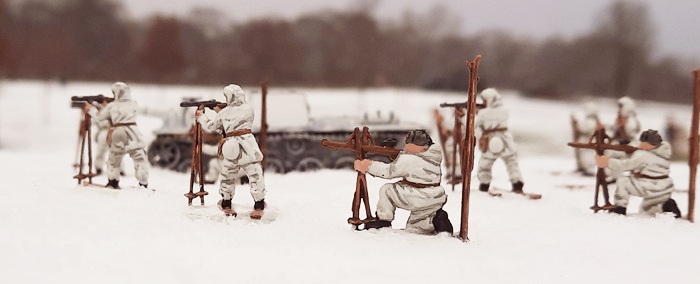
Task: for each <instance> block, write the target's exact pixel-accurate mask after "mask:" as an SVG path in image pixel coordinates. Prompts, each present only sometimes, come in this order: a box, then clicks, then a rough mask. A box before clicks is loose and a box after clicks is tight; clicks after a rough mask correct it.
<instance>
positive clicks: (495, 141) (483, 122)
mask: <svg viewBox="0 0 700 284" xmlns="http://www.w3.org/2000/svg"><path fill="white" fill-rule="evenodd" d="M480 96H481V99H482V100H483V101H484V103H485V104H486V108H484V109H482V110H480V111H479V112H478V113H477V114H476V118H475V119H474V135H475V136H476V139H477V140H478V144H479V150H481V158H480V159H479V170H478V172H477V178H478V179H479V183H480V185H479V190H480V191H488V190H489V186H490V184H491V178H492V177H491V167H493V163H494V162H495V161H496V159H497V158H501V159H502V160H503V161H504V162H505V164H506V169H507V170H508V176H510V182H511V183H512V185H513V192H515V193H523V178H522V175H521V174H520V167H519V166H518V155H517V151H516V149H515V141H514V140H513V135H511V134H510V132H509V131H508V110H506V109H505V108H503V103H502V102H501V95H500V94H499V93H498V91H496V89H494V88H488V89H485V90H483V91H481V94H480Z"/></svg>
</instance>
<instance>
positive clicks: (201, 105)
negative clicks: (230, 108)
mask: <svg viewBox="0 0 700 284" xmlns="http://www.w3.org/2000/svg"><path fill="white" fill-rule="evenodd" d="M226 105H227V104H226V103H222V102H219V101H217V100H208V101H194V102H191V101H186V102H181V103H180V107H197V108H200V109H201V108H205V107H206V108H209V109H212V110H213V109H214V107H217V106H218V107H219V108H225V107H226Z"/></svg>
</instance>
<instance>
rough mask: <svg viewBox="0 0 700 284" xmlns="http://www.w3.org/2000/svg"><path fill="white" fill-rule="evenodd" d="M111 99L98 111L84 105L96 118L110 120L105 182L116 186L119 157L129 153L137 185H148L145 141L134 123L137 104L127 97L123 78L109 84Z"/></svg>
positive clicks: (120, 160) (128, 91)
mask: <svg viewBox="0 0 700 284" xmlns="http://www.w3.org/2000/svg"><path fill="white" fill-rule="evenodd" d="M112 94H114V101H113V102H111V103H109V104H107V105H106V106H105V107H104V108H103V109H102V111H100V112H99V113H98V112H97V110H96V109H95V108H92V106H91V105H90V104H85V108H86V110H87V111H88V113H89V114H90V116H92V117H94V118H95V119H96V120H98V121H106V120H107V121H111V125H110V127H109V129H108V130H107V137H106V141H107V145H109V159H108V161H107V179H108V182H107V186H108V187H111V188H114V189H117V188H119V176H120V172H121V166H122V160H123V158H124V155H125V154H129V156H130V157H131V159H132V160H133V161H134V170H135V172H136V179H138V181H139V185H140V186H142V187H144V188H148V167H149V164H148V156H147V155H146V150H145V143H144V141H143V137H142V136H141V132H140V131H139V128H138V127H137V126H136V113H137V111H138V105H137V104H136V101H135V100H133V99H131V91H130V90H129V86H128V85H126V83H123V82H116V83H114V84H112Z"/></svg>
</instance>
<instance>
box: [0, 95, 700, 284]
mask: <svg viewBox="0 0 700 284" xmlns="http://www.w3.org/2000/svg"><path fill="white" fill-rule="evenodd" d="M109 86H110V84H109V83H81V84H67V85H60V84H57V83H49V84H45V83H40V82H26V81H18V82H2V83H0V161H2V162H1V163H0V173H2V178H1V179H0V200H1V201H2V204H1V205H0V283H47V282H53V283H590V282H593V281H604V282H608V283H698V282H699V281H700V269H698V265H697V264H698V258H699V257H700V229H698V225H696V224H691V223H689V222H687V221H685V220H675V219H673V218H671V217H669V216H659V217H657V218H646V217H642V216H634V215H633V214H632V215H633V216H631V217H622V216H613V215H608V214H601V213H599V214H593V213H592V212H591V211H590V210H589V209H588V207H589V206H590V205H591V204H592V201H593V186H594V180H593V178H585V177H578V176H575V175H573V174H571V172H572V171H573V169H574V161H573V151H572V150H571V149H569V148H568V147H566V146H565V142H567V141H568V140H569V137H570V129H569V114H570V113H572V112H578V111H580V104H579V103H563V102H550V101H543V100H533V99H526V98H522V97H519V96H516V95H508V96H506V97H505V104H506V105H507V107H508V108H509V109H511V111H512V113H511V126H510V129H511V130H513V131H514V133H515V137H516V141H518V142H519V143H520V144H519V148H520V158H521V159H520V161H521V168H522V169H523V175H524V177H525V189H526V190H528V191H532V192H538V193H542V194H543V195H544V198H543V199H542V200H537V201H533V200H525V199H524V198H520V197H518V196H514V195H505V196H504V197H502V198H493V197H489V196H487V195H486V194H483V193H480V192H478V191H472V196H471V206H470V208H471V211H470V212H471V213H470V223H469V228H470V234H469V237H470V240H471V241H470V242H468V243H463V242H461V241H460V240H458V239H457V238H451V237H448V236H445V235H439V236H420V235H412V234H407V233H404V232H402V231H401V230H400V229H401V228H403V227H404V223H405V220H406V218H407V214H406V212H400V214H399V215H398V218H397V220H395V221H394V223H393V224H394V230H381V231H376V230H372V231H362V232H357V231H353V230H351V228H350V226H349V225H347V224H346V219H347V218H348V217H349V216H350V205H351V200H352V194H353V190H354V181H355V173H354V172H353V171H350V170H322V171H318V172H311V173H293V174H287V175H277V174H268V175H267V176H266V180H265V182H266V184H267V188H268V196H267V201H268V205H269V206H270V209H271V210H270V212H271V213H275V214H277V216H276V218H275V220H272V221H269V220H268V221H264V222H252V221H249V220H247V218H238V219H235V220H225V219H223V218H220V217H219V216H220V215H219V212H218V211H217V209H215V208H213V207H212V205H213V204H215V203H216V201H217V199H218V198H217V191H218V189H217V187H216V186H208V187H207V191H209V192H210V195H209V196H207V197H206V203H207V205H206V206H205V207H199V206H195V207H188V206H187V200H186V198H184V197H183V194H184V193H185V192H186V191H187V190H188V180H189V175H186V174H179V173H174V172H169V171H164V170H160V169H152V171H151V178H150V182H149V183H150V185H151V186H152V187H154V188H156V189H157V190H156V191H155V192H151V191H149V190H138V189H130V188H126V189H124V190H121V191H113V190H107V189H99V188H85V187H79V186H76V181H75V180H73V179H71V177H72V176H73V174H75V173H74V170H73V168H72V167H71V164H72V163H73V162H74V161H75V153H76V142H77V127H78V125H77V124H78V119H79V112H78V110H76V109H71V108H70V107H69V105H70V103H69V98H70V96H74V95H94V94H97V93H105V94H106V93H109ZM248 90H251V91H252V90H253V89H248ZM270 92H271V98H270V103H273V101H274V98H275V96H276V95H278V94H280V93H285V94H286V93H291V92H292V91H289V90H277V89H275V88H271V90H270ZM294 92H295V93H300V94H305V95H306V96H307V97H308V99H309V108H310V116H311V117H312V118H314V117H323V116H326V115H351V114H354V113H357V112H361V111H368V112H369V113H375V112H376V110H381V111H383V112H384V113H388V112H389V111H393V112H395V113H396V114H397V115H398V116H399V117H400V118H401V119H402V120H405V121H410V122H415V123H421V124H423V125H426V126H427V127H430V128H434V127H433V125H434V122H433V121H432V117H431V111H432V108H433V107H435V106H437V104H438V103H440V102H444V101H447V102H455V101H459V100H463V97H464V95H463V94H459V93H437V92H426V91H422V90H405V89H367V90H351V89H329V90H323V89H311V90H305V89H297V90H295V91H294ZM132 93H133V96H134V98H136V99H137V100H138V101H139V102H140V104H142V105H148V106H153V107H155V108H162V109H167V108H171V107H173V106H177V102H178V101H179V100H180V98H181V97H183V96H193V95H195V96H202V97H207V98H209V97H211V98H219V99H222V96H221V95H220V94H221V88H220V87H174V86H173V87H162V86H152V85H133V86H132ZM255 96H256V95H255V94H253V95H252V98H251V101H253V102H255V101H256V97H255ZM597 102H599V103H601V114H602V115H603V120H604V121H606V122H610V121H612V120H613V118H614V116H615V107H616V106H615V104H614V102H612V101H606V100H598V101H597ZM639 112H640V114H642V117H641V123H642V125H643V127H644V128H657V129H661V128H662V126H663V121H664V118H665V116H666V115H667V114H669V113H673V114H674V115H675V116H676V118H677V119H678V121H681V122H685V126H684V127H687V123H688V122H689V117H690V107H688V106H679V105H665V104H664V105H662V104H652V103H640V111H639ZM270 115H271V118H270V120H271V124H272V121H274V120H275V119H278V120H280V119H282V120H284V119H285V118H290V119H291V117H285V116H286V115H289V116H291V115H293V114H287V113H283V114H281V113H280V112H271V113H270ZM445 115H446V117H447V118H448V120H449V115H448V113H445ZM273 116H276V117H273ZM138 123H139V125H140V127H141V129H142V132H144V134H146V136H147V137H146V138H147V139H153V134H152V131H153V130H155V129H157V128H158V127H159V126H160V124H161V120H160V119H158V118H153V117H142V118H141V119H140V120H139V122H138ZM435 138H436V137H435ZM477 158H478V157H477ZM128 166H130V163H127V168H126V173H127V176H126V177H125V178H123V179H122V182H121V184H122V185H123V186H130V185H137V181H136V180H135V178H134V177H133V168H129V167H128ZM504 168H505V167H504V166H503V164H502V163H500V162H499V163H497V164H496V166H495V176H494V185H495V186H496V187H499V188H503V189H507V188H509V184H508V181H507V177H506V174H505V169H504ZM671 176H672V177H673V178H674V180H675V183H676V187H677V188H679V192H676V193H675V194H674V198H675V199H676V200H677V201H678V203H679V206H680V207H681V210H682V211H683V212H684V214H685V213H687V200H688V199H687V192H685V191H683V190H687V187H688V186H687V184H688V168H687V165H686V164H685V163H682V162H678V163H674V164H673V166H672V173H671ZM95 182H96V183H98V184H101V183H105V182H106V180H105V178H104V177H97V178H95ZM368 182H369V188H370V195H371V196H370V202H371V203H372V206H373V210H374V205H375V204H374V203H375V202H376V200H377V197H376V194H377V190H378V188H379V187H380V186H381V185H382V184H383V183H384V182H385V181H384V180H380V179H376V178H368ZM566 185H575V186H574V187H573V188H567V187H566ZM475 186H476V182H475V184H473V185H472V188H474V187H475ZM445 187H446V188H447V189H448V193H449V194H450V198H449V200H448V203H447V204H446V206H445V209H446V210H447V212H448V213H449V214H450V218H451V220H452V222H453V224H454V225H455V229H457V228H459V210H460V200H461V192H460V189H459V188H458V189H457V191H455V192H451V191H450V190H449V186H445ZM247 191H248V188H247V186H242V187H241V188H239V191H238V194H237V195H236V197H235V198H234V204H235V206H236V207H237V208H238V211H239V212H241V213H245V212H246V211H249V210H250V209H251V207H252V199H251V198H250V195H249V194H248V192H247ZM633 202H635V203H633V204H632V206H630V211H631V212H632V213H634V212H636V205H637V204H638V203H639V200H638V199H633ZM195 204H198V203H197V201H195Z"/></svg>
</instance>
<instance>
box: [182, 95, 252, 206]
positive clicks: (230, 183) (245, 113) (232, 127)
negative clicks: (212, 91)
mask: <svg viewBox="0 0 700 284" xmlns="http://www.w3.org/2000/svg"><path fill="white" fill-rule="evenodd" d="M224 97H225V98H226V103H227V104H228V105H227V106H226V107H225V108H223V109H220V110H219V109H218V107H217V108H216V110H217V114H216V117H215V118H214V119H210V118H209V117H208V116H206V115H202V114H203V110H198V111H197V112H196V114H195V116H196V117H197V121H199V123H201V124H202V127H203V128H204V129H206V130H207V131H209V132H217V133H221V131H222V129H223V132H224V133H225V135H226V138H224V139H223V140H222V142H221V143H220V146H219V151H218V152H219V153H221V156H222V160H221V175H220V176H221V185H220V189H219V193H220V194H221V198H222V200H221V202H220V206H221V208H222V210H223V211H224V213H225V214H226V215H229V216H235V215H237V213H236V211H235V210H234V209H233V207H232V205H231V199H232V198H233V195H234V194H235V187H236V179H237V178H238V177H240V176H241V175H242V174H245V175H246V176H247V177H248V180H249V183H250V194H251V196H252V197H253V200H254V201H255V205H254V206H253V208H254V210H253V211H252V212H251V214H250V217H251V218H253V219H260V218H261V217H262V215H263V212H264V211H263V210H264V209H265V179H264V176H263V170H262V164H261V161H262V159H263V155H262V152H261V151H260V148H259V147H258V143H257V142H256V141H255V137H254V136H253V134H252V131H251V129H252V126H253V118H254V114H253V108H252V107H251V106H250V105H249V104H248V103H247V102H246V100H245V93H244V92H243V89H241V87H240V86H238V85H234V84H230V85H228V86H226V87H225V88H224Z"/></svg>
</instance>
